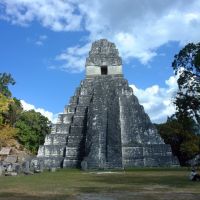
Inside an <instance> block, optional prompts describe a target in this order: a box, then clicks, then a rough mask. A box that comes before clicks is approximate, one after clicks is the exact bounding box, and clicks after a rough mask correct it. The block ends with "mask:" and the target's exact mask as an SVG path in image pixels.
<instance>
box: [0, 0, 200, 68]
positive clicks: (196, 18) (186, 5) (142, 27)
mask: <svg viewBox="0 0 200 200" xmlns="http://www.w3.org/2000/svg"><path fill="white" fill-rule="evenodd" d="M0 5H1V6H0V9H1V11H3V12H1V13H3V14H1V15H0V18H1V19H4V20H7V21H10V22H11V23H12V24H20V25H29V24H30V22H32V21H34V20H37V21H39V22H40V23H41V24H42V25H43V26H44V27H48V28H50V29H52V30H54V31H79V30H81V31H83V30H84V31H87V33H88V34H87V38H86V41H87V42H86V43H87V44H83V46H77V45H75V46H74V47H70V48H69V49H67V51H66V52H65V53H64V54H65V56H64V59H62V58H63V55H61V57H60V58H61V59H62V60H63V61H65V62H66V63H65V64H63V65H62V66H61V67H60V68H61V69H64V70H67V71H73V72H74V71H76V72H79V71H83V70H84V66H83V64H84V59H83V56H82V55H80V54H79V53H80V52H81V51H82V50H83V49H86V48H85V47H86V46H88V45H89V44H90V43H91V42H93V41H94V40H97V39H99V38H107V39H109V40H111V41H112V42H114V43H116V45H117V48H118V49H119V50H120V54H121V56H122V58H123V59H124V60H128V59H131V58H136V59H138V60H140V62H141V63H143V64H147V63H148V62H149V61H150V60H151V59H153V58H154V57H155V56H157V49H158V48H159V47H160V46H162V45H164V44H167V43H168V42H170V41H177V42H179V43H180V45H183V44H185V43H187V42H197V41H199V34H200V32H199V30H200V12H199V10H200V0H190V1H188V0H173V1H171V0H151V1H149V0H140V1H138V0H117V1H115V0H109V1H108V0H93V1H90V0H67V1H63V0H57V1H54V0H12V1H7V0H1V3H0ZM38 45H40V42H38ZM70 50H76V51H74V52H73V53H70ZM58 57H59V56H58Z"/></svg>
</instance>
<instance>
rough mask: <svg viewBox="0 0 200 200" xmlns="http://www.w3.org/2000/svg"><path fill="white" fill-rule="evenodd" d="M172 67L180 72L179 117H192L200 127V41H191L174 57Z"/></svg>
mask: <svg viewBox="0 0 200 200" xmlns="http://www.w3.org/2000/svg"><path fill="white" fill-rule="evenodd" d="M172 67H173V69H174V71H175V73H176V74H179V78H178V87H179V91H178V93H177V96H176V99H175V102H174V103H175V105H176V108H177V112H176V116H177V118H182V117H183V118H186V117H188V118H191V119H193V120H194V121H195V122H196V124H197V126H198V129H197V133H198V131H199V129H200V43H197V44H193V43H189V44H188V45H186V46H185V47H184V48H183V49H182V50H181V51H180V52H179V53H178V54H177V55H175V57H174V61H173V63H172Z"/></svg>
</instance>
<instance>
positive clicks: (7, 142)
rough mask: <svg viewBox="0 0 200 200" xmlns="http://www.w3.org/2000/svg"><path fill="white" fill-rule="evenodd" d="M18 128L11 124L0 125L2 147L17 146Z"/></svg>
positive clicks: (0, 143)
mask: <svg viewBox="0 0 200 200" xmlns="http://www.w3.org/2000/svg"><path fill="white" fill-rule="evenodd" d="M17 131H18V130H17V129H16V128H13V127H11V126H9V125H4V126H0V148H1V147H2V146H5V147H6V146H9V147H10V146H17V143H16V135H17Z"/></svg>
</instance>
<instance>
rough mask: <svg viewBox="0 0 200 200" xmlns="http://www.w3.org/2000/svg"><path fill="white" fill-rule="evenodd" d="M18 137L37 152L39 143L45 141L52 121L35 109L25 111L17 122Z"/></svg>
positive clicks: (23, 143) (28, 147)
mask: <svg viewBox="0 0 200 200" xmlns="http://www.w3.org/2000/svg"><path fill="white" fill-rule="evenodd" d="M16 128H18V130H19V131H18V133H17V139H18V141H19V142H20V144H22V145H24V146H25V148H27V149H28V150H30V151H31V152H32V153H37V150H38V147H39V145H41V144H43V143H44V139H45V136H46V135H47V134H48V133H49V131H50V121H49V120H48V119H47V118H46V117H44V116H43V115H42V114H41V113H39V112H35V111H34V110H30V111H23V112H22V113H21V114H20V117H19V119H18V120H17V122H16Z"/></svg>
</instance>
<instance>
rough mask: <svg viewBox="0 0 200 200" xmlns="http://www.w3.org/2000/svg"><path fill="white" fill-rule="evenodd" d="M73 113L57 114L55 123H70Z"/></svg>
mask: <svg viewBox="0 0 200 200" xmlns="http://www.w3.org/2000/svg"><path fill="white" fill-rule="evenodd" d="M73 115H74V113H63V114H59V115H58V119H57V124H70V123H71V121H72V117H73Z"/></svg>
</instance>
